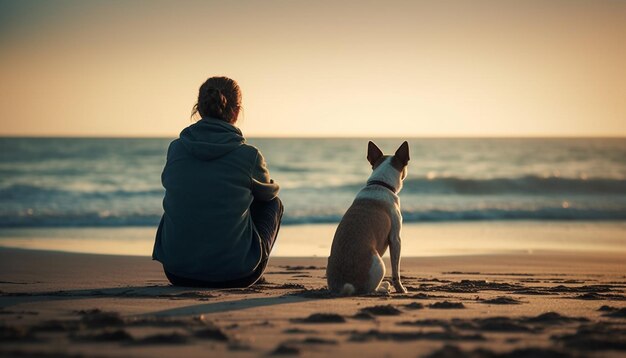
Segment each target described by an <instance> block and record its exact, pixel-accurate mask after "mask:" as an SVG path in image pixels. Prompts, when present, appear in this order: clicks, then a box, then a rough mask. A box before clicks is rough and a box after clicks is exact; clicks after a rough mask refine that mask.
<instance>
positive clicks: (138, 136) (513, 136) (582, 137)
mask: <svg viewBox="0 0 626 358" xmlns="http://www.w3.org/2000/svg"><path fill="white" fill-rule="evenodd" d="M0 138H1V139H8V138H22V139H169V138H178V134H176V135H173V136H167V135H147V136H142V135H106V134H105V135H71V134H69V135H36V134H35V135H32V134H30V135H24V134H0ZM245 138H249V139H367V138H375V139H401V138H410V139H626V134H625V135H594V134H592V135H523V134H522V135H492V134H486V135H428V134H424V135H417V136H401V135H386V136H376V135H354V136H332V135H317V134H316V135H251V136H245Z"/></svg>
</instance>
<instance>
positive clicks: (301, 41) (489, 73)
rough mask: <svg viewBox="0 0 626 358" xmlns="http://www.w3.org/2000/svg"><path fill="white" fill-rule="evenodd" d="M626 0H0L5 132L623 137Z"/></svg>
mask: <svg viewBox="0 0 626 358" xmlns="http://www.w3.org/2000/svg"><path fill="white" fill-rule="evenodd" d="M625 64H626V1H618V0H615V1H600V0H588V1H577V0H563V1H548V0H541V1H532V0H520V1H506V0H493V1H442V0H435V1H427V2H426V1H424V2H420V1H154V0H151V1H46V2H44V1H28V0H20V1H9V2H7V1H1V0H0V79H1V80H0V135H55V136H56V135H72V136H75V135H86V136H168V137H171V136H175V135H177V134H178V133H179V132H180V130H181V129H182V128H183V127H185V126H187V125H189V124H190V123H191V122H190V119H189V115H190V112H191V107H192V105H193V104H194V103H195V99H196V96H197V90H198V87H199V86H200V84H201V83H202V82H203V81H204V80H205V79H206V78H207V77H210V76H213V75H226V76H229V77H232V78H234V79H235V80H237V81H238V82H239V84H240V85H241V88H242V91H243V97H244V98H243V106H244V111H245V116H244V118H243V120H242V121H241V122H240V125H241V128H242V130H243V131H244V134H246V135H247V136H290V135H296V136H320V135H321V136H327V135H331V136H372V137H380V136H406V137H409V136H411V137H412V136H499V135H505V136H528V135H541V136H561V135H563V136H593V135H612V136H626V65H625Z"/></svg>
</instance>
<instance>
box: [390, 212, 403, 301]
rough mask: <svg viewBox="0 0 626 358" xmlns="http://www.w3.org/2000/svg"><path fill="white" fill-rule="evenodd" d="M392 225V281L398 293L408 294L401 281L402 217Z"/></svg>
mask: <svg viewBox="0 0 626 358" xmlns="http://www.w3.org/2000/svg"><path fill="white" fill-rule="evenodd" d="M394 221H395V222H394V223H393V224H392V228H391V235H389V253H390V255H391V281H392V284H393V287H394V288H395V289H396V292H398V293H406V292H407V291H406V288H404V286H403V285H402V281H401V280H400V247H401V240H400V229H401V228H402V217H401V216H399V217H398V218H397V219H396V220H394Z"/></svg>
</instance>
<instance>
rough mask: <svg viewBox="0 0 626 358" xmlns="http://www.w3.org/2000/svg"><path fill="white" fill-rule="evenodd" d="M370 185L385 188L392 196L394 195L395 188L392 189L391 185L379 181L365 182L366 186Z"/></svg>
mask: <svg viewBox="0 0 626 358" xmlns="http://www.w3.org/2000/svg"><path fill="white" fill-rule="evenodd" d="M370 185H380V186H382V187H385V188H387V189H389V190H391V191H392V192H393V193H394V194H395V193H396V188H394V187H393V186H391V185H389V184H387V183H385V182H384V181H381V180H369V181H368V182H367V186H370Z"/></svg>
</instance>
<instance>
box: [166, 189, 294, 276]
mask: <svg viewBox="0 0 626 358" xmlns="http://www.w3.org/2000/svg"><path fill="white" fill-rule="evenodd" d="M283 211H284V208H283V203H282V202H281V201H280V199H278V198H275V199H273V200H271V201H265V202H263V201H254V202H252V205H251V206H250V214H251V215H252V221H253V222H254V226H255V227H256V234H257V235H258V237H259V238H260V239H261V262H259V265H258V266H257V268H256V269H255V270H254V272H253V273H252V274H251V275H249V276H246V277H243V278H239V279H236V280H231V281H222V282H209V281H202V280H194V279H190V278H184V277H178V276H176V275H174V274H172V273H169V272H167V271H165V276H167V279H168V280H170V282H171V283H172V285H175V286H185V287H209V288H240V287H248V286H250V285H253V284H254V283H255V282H257V281H258V280H259V279H260V278H261V277H262V276H263V272H265V268H266V267H267V261H268V260H269V257H270V252H271V251H272V248H273V247H274V243H275V242H276V237H277V236H278V230H279V229H280V220H281V219H282V217H283Z"/></svg>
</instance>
